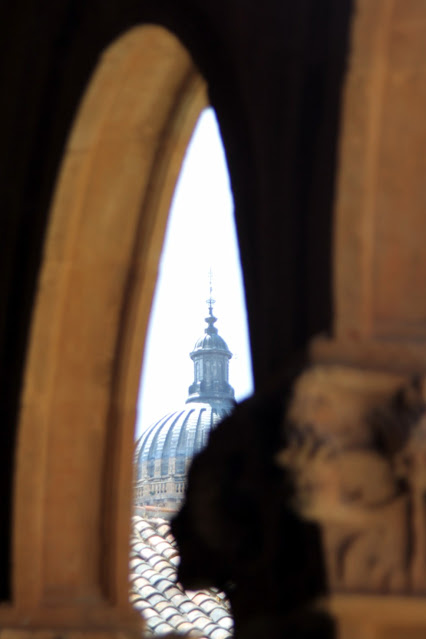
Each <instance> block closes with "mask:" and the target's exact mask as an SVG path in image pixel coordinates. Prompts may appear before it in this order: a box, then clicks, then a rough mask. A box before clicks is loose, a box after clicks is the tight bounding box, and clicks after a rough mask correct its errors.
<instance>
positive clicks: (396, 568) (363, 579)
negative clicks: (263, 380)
mask: <svg viewBox="0 0 426 639" xmlns="http://www.w3.org/2000/svg"><path fill="white" fill-rule="evenodd" d="M386 378H387V379H386ZM397 381H398V380H397V378H395V377H393V376H380V377H379V378H378V377H377V375H376V374H374V373H365V372H363V373H359V372H357V371H350V370H347V369H343V368H338V369H336V368H331V369H312V370H310V371H307V372H306V373H305V374H304V375H303V376H302V377H301V378H300V379H299V381H298V382H297V383H296V385H295V393H294V397H293V400H292V402H291V404H290V406H289V410H288V419H287V420H285V423H284V431H285V434H286V439H287V443H286V445H285V447H284V448H283V450H282V451H281V452H280V453H279V454H278V456H277V461H278V463H279V464H280V465H281V466H282V467H283V468H285V469H286V470H288V471H289V472H290V474H291V475H292V477H293V478H294V484H295V495H294V498H293V499H294V502H293V507H294V508H295V510H296V511H297V512H298V513H299V514H301V515H302V516H303V517H305V518H306V519H308V520H310V521H313V522H316V523H318V524H319V525H320V526H321V529H322V533H323V540H324V551H325V558H326V564H327V573H328V579H329V585H330V588H331V589H332V590H334V591H342V590H343V591H356V592H360V591H361V592H362V591H366V590H368V591H374V592H406V591H407V590H408V591H419V590H422V589H425V588H426V574H425V573H426V522H425V517H426V464H425V462H426V412H425V393H424V384H423V383H421V382H420V381H419V380H416V381H414V382H411V383H405V384H404V383H403V382H402V381H401V380H399V383H397ZM364 384H365V386H364ZM386 386H387V392H386ZM363 387H364V389H363ZM363 390H364V392H362V391H363ZM383 392H384V395H383ZM380 395H381V397H380ZM348 407H350V408H351V410H350V411H349V410H348Z"/></svg>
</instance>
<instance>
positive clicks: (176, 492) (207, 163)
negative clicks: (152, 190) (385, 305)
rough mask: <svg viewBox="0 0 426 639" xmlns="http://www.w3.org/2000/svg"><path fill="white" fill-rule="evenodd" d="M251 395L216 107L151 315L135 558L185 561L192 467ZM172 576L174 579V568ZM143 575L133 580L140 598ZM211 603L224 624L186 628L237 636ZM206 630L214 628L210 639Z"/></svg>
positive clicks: (174, 222) (180, 191)
mask: <svg viewBox="0 0 426 639" xmlns="http://www.w3.org/2000/svg"><path fill="white" fill-rule="evenodd" d="M215 300H217V301H215ZM228 366H229V369H228ZM228 370H229V373H228ZM228 374H229V378H228ZM251 392H252V374H251V361H250V350H249V340H248V328H247V319H246V310H245V299H244V289H243V283H242V274H241V267H240V260H239V253H238V244H237V239H236V231H235V225H234V219H233V201H232V195H231V190H230V183H229V176H228V173H227V167H226V161H225V155H224V150H223V147H222V142H221V138H220V134H219V130H218V125H217V121H216V118H215V114H214V112H213V110H212V109H211V108H209V109H206V110H205V111H204V112H203V113H202V114H201V116H200V118H199V121H198V123H197V125H196V127H195V130H194V133H193V136H192V139H191V141H190V144H189V146H188V149H187V153H186V156H185V159H184V162H183V165H182V170H181V174H180V177H179V180H178V182H177V186H176V190H175V195H174V198H173V202H172V206H171V210H170V215H169V221H168V226H167V231H166V237H165V240H164V245H163V252H162V257H161V261H160V268H159V276H158V281H157V287H156V292H155V297H154V302H153V306H152V310H151V318H150V326H149V331H148V336H147V341H146V347H145V358H144V368H143V375H142V380H141V388H140V399H139V418H138V426H137V430H138V432H137V435H138V437H139V439H138V441H137V444H136V457H135V458H136V465H137V470H136V473H135V477H136V478H137V479H136V486H135V523H136V525H135V527H134V530H133V537H132V547H133V551H134V552H135V553H136V554H138V555H140V556H141V557H143V553H144V550H143V549H144V548H145V546H149V550H150V551H152V552H154V554H155V553H156V552H157V551H158V552H159V550H158V549H156V548H155V543H156V542H157V541H158V540H159V538H160V537H162V538H163V540H164V541H163V543H167V544H169V545H170V547H171V549H170V551H169V555H168V556H170V557H171V556H172V555H173V553H177V551H176V549H175V546H174V542H173V539H172V537H171V534H170V529H169V525H168V520H170V518H171V517H172V516H173V514H174V513H175V512H177V510H178V508H179V506H180V504H181V503H182V500H183V499H184V495H185V481H184V479H185V474H186V471H187V469H188V466H189V464H190V462H191V459H192V458H193V456H194V455H195V454H196V453H197V451H198V450H200V448H202V447H203V446H204V445H205V444H206V443H207V442H208V437H209V433H210V431H211V430H212V428H215V427H216V425H217V424H218V423H219V421H220V420H221V419H222V418H223V417H224V416H226V415H227V414H229V413H230V411H231V410H232V409H233V406H234V405H235V401H240V400H242V399H243V398H244V397H246V396H248V395H249V394H250V393H251ZM164 415H166V417H162V416H164ZM154 459H155V460H157V462H158V463H157V464H154ZM157 470H158V477H157ZM166 477H167V479H166ZM164 481H167V482H170V483H167V484H165V483H162V484H160V486H161V489H160V490H159V489H158V486H159V483H158V482H164ZM142 520H143V521H142ZM141 530H142V531H143V534H142V533H141V532H140V531H141ZM145 554H146V552H145ZM154 563H155V562H154ZM153 566H154V564H152V565H151V563H150V566H147V573H146V574H147V578H151V577H153V579H154V581H153V587H155V574H154V573H155V568H153ZM148 568H149V569H150V570H148ZM170 570H172V572H174V571H175V562H174V561H172V562H171V564H170ZM139 576H140V575H139V573H138V574H136V573H135V575H133V574H131V581H132V584H133V585H132V588H133V596H134V597H135V599H137V596H138V592H137V590H138V585H137V584H138V577H139ZM181 595H182V597H183V598H186V599H191V598H193V597H194V596H195V593H189V592H188V593H185V592H184V591H183V590H182V591H181ZM161 596H162V597H163V594H162V595H161ZM206 596H208V597H210V598H211V599H212V606H213V604H214V606H213V607H212V610H216V609H217V608H220V609H221V611H219V612H220V614H219V612H218V614H217V615H216V616H217V618H219V617H220V619H221V620H222V621H221V622H219V625H218V624H217V623H216V622H215V621H214V619H213V618H212V617H211V618H210V619H209V622H208V623H207V621H206V620H205V621H206V623H204V622H203V625H202V626H199V627H198V626H197V623H196V622H194V623H191V621H190V620H189V619H186V615H185V612H184V607H183V608H182V610H181V611H180V613H181V614H182V616H183V618H184V619H185V620H186V621H188V623H189V625H188V628H189V627H191V628H193V629H194V631H195V632H197V631H198V632H199V633H200V635H202V636H206V637H210V636H211V637H215V636H216V634H217V635H218V636H219V634H220V636H221V637H223V639H226V637H230V636H231V629H232V619H231V616H230V611H229V607H228V605H227V603H226V601H225V599H224V596H223V595H221V594H218V593H216V592H215V593H213V592H211V593H207V594H206ZM156 612H157V615H154V616H153V618H154V617H155V618H156V619H157V621H158V616H159V617H160V618H161V611H160V610H158V611H156ZM205 616H206V614H205V613H203V617H205ZM207 617H208V615H207ZM145 619H146V623H147V625H148V630H149V631H151V633H152V634H155V633H156V631H155V628H154V627H152V628H151V627H150V620H149V618H147V617H146V618H145ZM165 621H166V620H165ZM160 625H161V624H160ZM205 626H206V627H207V626H208V627H209V628H211V631H210V632H209V633H207V634H206V632H203V628H204V627H205ZM219 629H220V632H219ZM218 633H219V634H218Z"/></svg>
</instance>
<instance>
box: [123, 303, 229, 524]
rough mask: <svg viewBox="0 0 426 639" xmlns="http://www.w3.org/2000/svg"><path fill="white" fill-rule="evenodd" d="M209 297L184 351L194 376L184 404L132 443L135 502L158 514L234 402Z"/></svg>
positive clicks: (174, 499) (173, 499) (172, 500)
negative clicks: (202, 323)
mask: <svg viewBox="0 0 426 639" xmlns="http://www.w3.org/2000/svg"><path fill="white" fill-rule="evenodd" d="M210 292H211V291H210ZM213 302H214V300H212V299H211V295H210V299H209V300H208V304H209V315H208V317H206V323H207V327H206V329H205V331H204V335H203V336H202V337H201V338H200V339H199V340H198V341H197V342H196V344H195V347H194V350H193V351H192V352H191V353H190V357H191V359H192V361H193V362H194V378H193V382H192V384H191V385H190V386H189V389H188V397H187V399H186V403H185V406H184V407H183V408H182V409H181V410H179V411H176V412H173V413H169V414H167V415H165V416H164V417H162V418H161V419H160V420H158V421H157V422H155V423H154V424H152V425H151V426H149V427H148V428H147V430H145V431H144V432H143V433H142V435H141V437H140V438H139V440H138V442H137V444H136V452H135V465H136V493H135V501H136V506H138V507H139V506H140V507H143V508H145V509H152V508H161V509H162V511H164V514H165V513H166V511H170V510H173V509H174V508H176V506H177V505H178V503H179V502H180V501H181V499H182V496H183V495H182V493H183V489H184V484H185V475H186V471H187V468H188V465H189V463H190V461H191V460H192V458H193V457H194V455H196V454H197V453H198V452H199V451H200V450H201V449H202V448H204V446H205V445H206V444H207V439H208V436H209V433H210V431H211V430H212V429H213V428H214V427H215V426H216V425H217V424H218V423H219V422H220V421H221V420H222V419H223V418H225V417H226V416H227V415H229V414H230V412H231V411H232V409H233V407H234V405H235V398H234V389H233V388H232V386H231V385H230V384H229V381H228V366H229V360H230V359H231V357H232V353H231V351H230V350H229V348H228V346H227V345H226V342H225V340H223V339H222V338H221V337H220V335H219V334H218V330H217V328H216V327H215V326H214V324H215V322H216V318H215V317H214V315H213V309H212V305H213Z"/></svg>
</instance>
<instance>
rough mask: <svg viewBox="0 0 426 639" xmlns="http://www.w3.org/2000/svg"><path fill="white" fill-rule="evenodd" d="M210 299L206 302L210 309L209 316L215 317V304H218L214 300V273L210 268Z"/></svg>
mask: <svg viewBox="0 0 426 639" xmlns="http://www.w3.org/2000/svg"><path fill="white" fill-rule="evenodd" d="M209 293H210V296H209V299H208V300H206V302H207V304H208V307H209V315H210V317H213V304H214V303H215V302H216V300H214V299H213V295H212V293H213V271H212V268H211V267H210V269H209Z"/></svg>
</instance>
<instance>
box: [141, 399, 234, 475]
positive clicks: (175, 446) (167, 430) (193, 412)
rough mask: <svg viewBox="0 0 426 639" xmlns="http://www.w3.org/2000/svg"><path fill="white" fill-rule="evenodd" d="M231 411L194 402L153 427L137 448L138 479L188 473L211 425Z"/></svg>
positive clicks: (167, 416)
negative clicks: (188, 463)
mask: <svg viewBox="0 0 426 639" xmlns="http://www.w3.org/2000/svg"><path fill="white" fill-rule="evenodd" d="M228 414H229V410H228V409H225V408H222V409H220V408H213V407H212V406H210V405H209V404H204V403H192V404H189V405H188V406H186V407H185V408H184V409H183V410H180V411H176V412H173V413H169V414H168V415H166V416H165V417H162V418H161V419H160V420H159V421H157V422H155V424H153V425H152V426H150V427H149V428H148V429H147V430H146V431H145V432H144V433H143V435H142V436H141V437H140V439H139V441H138V444H137V448H136V467H137V479H138V480H142V479H148V480H149V479H150V478H154V477H156V478H161V477H169V476H171V475H173V476H177V475H181V477H182V478H183V476H184V475H185V472H186V466H187V462H188V461H189V460H191V459H192V458H193V457H194V455H196V454H197V453H198V452H199V451H200V450H201V449H202V448H203V447H204V446H205V445H206V443H207V438H208V435H209V433H210V431H211V430H212V428H213V427H214V426H215V425H216V424H217V423H218V422H219V421H220V420H221V419H223V418H224V417H226V416H227V415H228Z"/></svg>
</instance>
